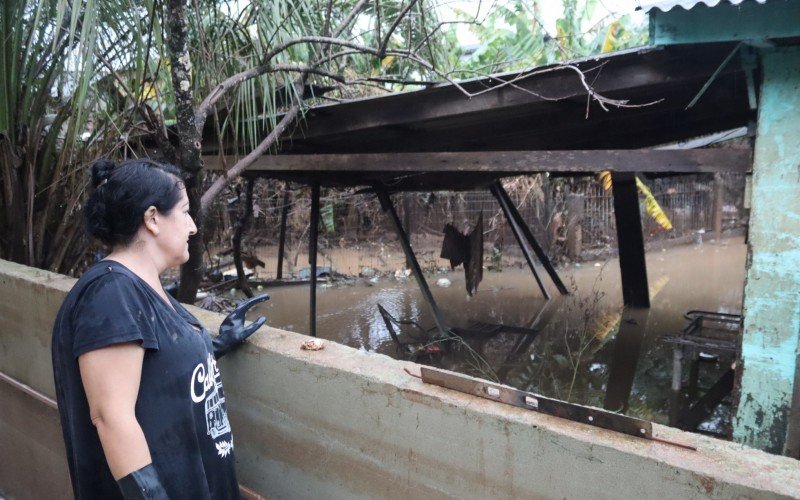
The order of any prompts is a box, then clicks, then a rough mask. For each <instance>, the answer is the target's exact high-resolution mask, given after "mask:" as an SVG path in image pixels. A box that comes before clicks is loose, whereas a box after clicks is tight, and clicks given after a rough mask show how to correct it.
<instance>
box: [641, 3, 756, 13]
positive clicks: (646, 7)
mask: <svg viewBox="0 0 800 500" xmlns="http://www.w3.org/2000/svg"><path fill="white" fill-rule="evenodd" d="M750 1H755V2H758V3H760V4H763V3H766V1H767V0H656V1H643V2H641V4H640V5H639V7H637V8H636V10H640V9H641V10H643V11H644V12H650V11H651V10H652V9H659V10H661V11H662V12H668V11H670V10H672V9H673V8H674V7H683V8H684V9H686V10H691V9H692V8H694V7H695V6H696V5H697V4H703V5H705V6H706V7H716V6H717V5H719V4H721V3H730V4H732V5H739V4H740V3H742V2H750Z"/></svg>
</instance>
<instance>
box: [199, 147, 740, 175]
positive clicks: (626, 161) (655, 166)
mask: <svg viewBox="0 0 800 500" xmlns="http://www.w3.org/2000/svg"><path fill="white" fill-rule="evenodd" d="M203 160H204V165H205V168H207V169H210V170H224V165H225V164H226V163H224V162H223V161H222V159H221V158H220V156H218V155H208V156H204V157H203ZM232 160H233V158H229V159H226V161H227V162H230V161H232ZM231 164H232V163H231ZM364 165H369V166H370V168H369V169H368V170H369V171H370V172H458V173H464V172H501V173H503V174H508V175H516V174H525V173H534V172H568V173H569V172H585V173H596V172H599V171H601V170H609V171H611V172H646V173H682V172H683V173H699V172H740V173H744V172H749V171H750V169H751V167H752V165H753V162H752V151H751V150H750V149H684V150H681V149H610V150H564V151H468V152H457V153H450V152H448V153H374V154H318V155H264V156H261V157H260V158H258V159H257V160H256V161H255V162H254V163H253V164H252V165H251V166H250V167H248V171H251V172H253V171H255V172H281V171H284V172H286V171H291V172H359V171H364V170H365V167H364Z"/></svg>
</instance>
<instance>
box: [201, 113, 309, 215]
mask: <svg viewBox="0 0 800 500" xmlns="http://www.w3.org/2000/svg"><path fill="white" fill-rule="evenodd" d="M300 105H301V104H300V103H296V104H293V105H292V107H290V108H289V110H288V111H287V112H286V114H285V115H283V118H281V121H279V122H278V124H277V125H275V128H274V129H272V131H271V132H270V133H269V135H268V136H267V137H265V138H264V140H263V141H261V143H260V144H259V145H258V146H257V147H256V148H255V149H253V150H252V151H250V153H248V155H247V156H245V157H244V158H242V159H241V160H239V161H237V162H236V164H234V165H233V166H232V167H231V168H230V170H228V171H227V172H225V174H224V175H221V176H219V177H217V178H216V179H215V180H214V182H213V183H212V184H211V186H210V187H209V188H208V189H207V190H206V192H205V193H203V196H202V197H201V198H200V209H201V211H203V212H205V211H206V210H208V207H209V206H211V201H212V200H213V199H214V198H215V197H216V196H217V195H218V194H219V193H220V191H222V189H223V188H224V187H225V184H227V183H228V181H230V180H232V179H235V178H236V177H238V176H239V175H241V174H242V172H244V171H245V169H247V167H249V166H250V165H252V164H253V162H254V161H256V160H257V159H258V158H259V157H260V156H261V155H263V154H264V153H265V152H266V151H267V150H268V149H269V148H270V147H272V145H273V144H275V143H276V142H277V141H278V139H279V138H280V137H281V135H283V132H284V131H285V130H286V128H287V127H288V126H289V125H290V124H291V123H292V122H294V120H295V118H297V115H298V114H299V113H300Z"/></svg>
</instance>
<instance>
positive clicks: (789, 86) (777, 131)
mask: <svg viewBox="0 0 800 500" xmlns="http://www.w3.org/2000/svg"><path fill="white" fill-rule="evenodd" d="M761 62H762V64H761V67H762V83H761V92H760V95H759V99H760V101H759V107H758V126H757V129H756V144H755V166H754V169H753V190H752V207H753V208H752V212H751V217H750V234H749V236H750V238H749V252H748V255H749V256H750V258H748V259H747V262H748V265H747V280H746V281H745V288H744V331H743V336H742V353H741V364H740V365H739V366H741V371H742V376H741V384H740V393H739V406H738V409H737V412H736V417H735V418H734V422H733V439H734V440H735V441H738V442H740V443H744V444H746V445H748V446H752V447H754V448H760V449H762V450H765V451H768V452H772V453H786V454H792V455H794V456H797V454H798V449H799V448H800V443H798V442H797V441H796V440H797V439H800V432H798V428H800V408H798V406H796V405H797V404H799V403H800V398H798V397H794V398H793V395H794V394H796V393H797V392H798V391H800V387H798V385H797V381H798V380H800V377H798V376H797V375H796V374H797V371H798V370H800V366H798V365H800V357H798V351H800V293H798V290H800V224H798V221H800V170H798V165H800V138H798V137H799V134H798V131H800V115H799V114H798V112H797V111H798V110H800V92H798V91H797V85H798V82H800V47H798V46H791V47H776V48H772V49H764V50H762V51H761ZM737 372H738V370H737ZM793 401H795V403H794V406H793Z"/></svg>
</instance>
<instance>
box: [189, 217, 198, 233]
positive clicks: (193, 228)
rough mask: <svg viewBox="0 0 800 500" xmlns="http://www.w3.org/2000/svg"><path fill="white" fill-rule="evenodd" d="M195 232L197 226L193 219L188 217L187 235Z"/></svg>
mask: <svg viewBox="0 0 800 500" xmlns="http://www.w3.org/2000/svg"><path fill="white" fill-rule="evenodd" d="M193 234H197V226H196V225H195V223H194V219H192V218H191V217H189V236H191V235H193Z"/></svg>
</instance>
